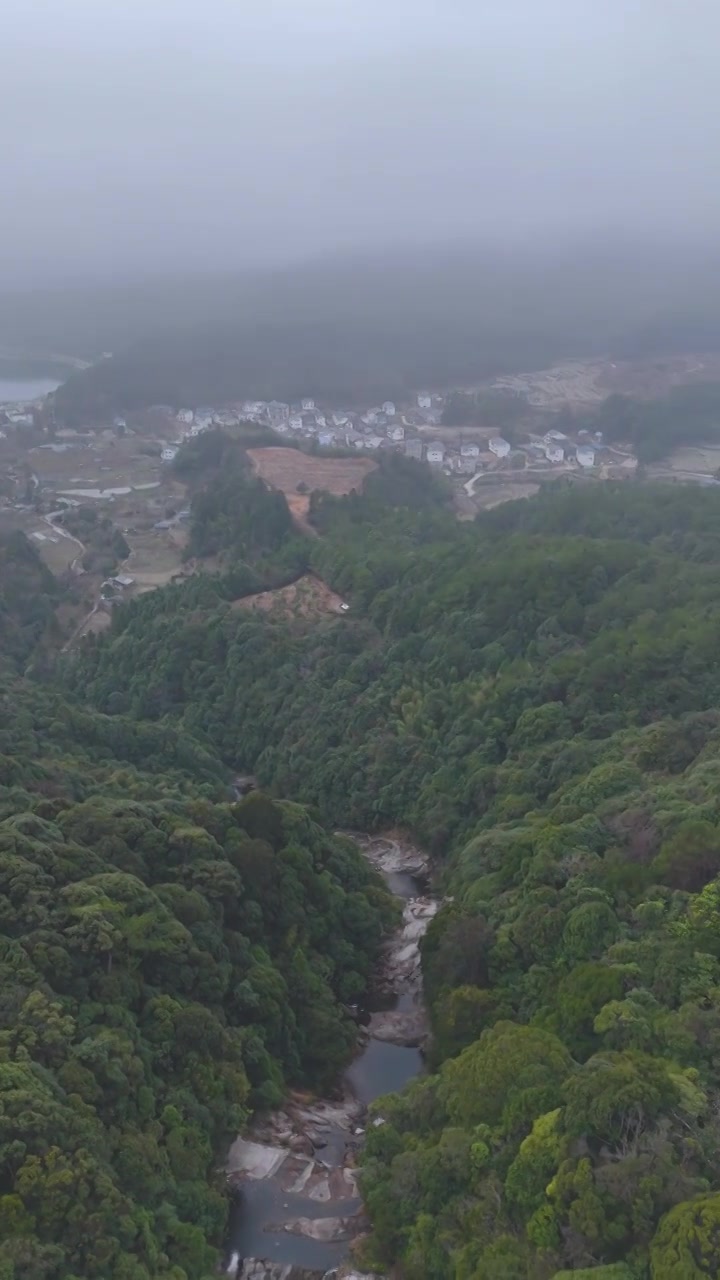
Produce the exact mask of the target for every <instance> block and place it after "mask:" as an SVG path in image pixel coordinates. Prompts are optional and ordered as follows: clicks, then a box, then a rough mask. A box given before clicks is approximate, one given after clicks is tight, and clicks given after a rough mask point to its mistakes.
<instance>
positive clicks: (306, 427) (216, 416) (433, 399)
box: [162, 392, 446, 465]
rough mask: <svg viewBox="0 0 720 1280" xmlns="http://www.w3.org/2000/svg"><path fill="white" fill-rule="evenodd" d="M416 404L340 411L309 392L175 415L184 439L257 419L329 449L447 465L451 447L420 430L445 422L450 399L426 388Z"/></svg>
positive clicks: (170, 451)
mask: <svg viewBox="0 0 720 1280" xmlns="http://www.w3.org/2000/svg"><path fill="white" fill-rule="evenodd" d="M416 400H417V403H416V404H415V405H414V406H413V407H411V408H404V409H403V410H402V411H401V410H399V409H398V407H397V406H396V405H395V403H394V402H393V401H392V400H385V401H383V403H382V404H381V405H378V406H377V407H376V408H370V409H365V410H363V411H362V412H359V411H353V410H349V409H348V410H345V409H335V410H327V411H326V410H321V409H319V408H318V406H317V405H316V403H315V400H314V399H313V398H312V397H310V396H308V397H305V398H304V399H303V400H301V401H300V402H299V403H298V404H286V403H284V402H283V401H281V400H269V401H268V400H244V401H242V402H240V403H239V404H235V405H232V406H230V407H229V408H224V409H212V408H199V409H195V410H193V409H180V410H179V411H178V413H177V414H175V419H176V422H177V424H178V427H179V428H180V431H181V433H182V436H183V438H185V439H187V438H188V437H193V436H197V435H200V433H201V432H203V431H207V430H209V429H210V428H211V427H230V426H234V425H236V424H237V423H239V422H256V423H258V424H260V425H262V426H267V427H270V428H272V430H273V431H274V432H275V433H276V434H277V435H278V436H279V437H280V438H281V439H282V438H283V437H285V438H290V439H296V440H306V441H313V440H316V441H317V443H318V445H320V447H321V448H323V449H331V448H333V447H338V448H343V449H347V448H353V449H358V450H360V449H369V450H371V451H374V450H378V449H387V448H391V449H396V450H400V451H403V452H404V453H405V454H406V455H407V456H408V457H411V458H416V459H418V460H422V459H423V458H425V457H426V458H427V461H428V462H430V463H431V464H435V465H437V464H442V463H443V461H444V458H445V452H446V451H445V449H444V446H443V445H442V444H439V443H436V444H435V445H433V444H429V445H427V446H426V444H425V441H424V440H422V439H421V437H420V435H419V430H418V429H419V428H427V427H432V426H439V425H440V422H441V420H442V412H443V405H444V400H443V397H442V396H436V395H430V394H429V393H427V392H421V393H420V394H419V395H418V396H417V398H416ZM179 447H180V446H179V444H178V443H176V444H170V443H168V444H167V445H166V446H165V448H164V449H163V452H162V457H163V461H165V462H171V461H172V459H173V458H174V457H175V454H176V453H177V451H178V448H179Z"/></svg>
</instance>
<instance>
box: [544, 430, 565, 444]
mask: <svg viewBox="0 0 720 1280" xmlns="http://www.w3.org/2000/svg"><path fill="white" fill-rule="evenodd" d="M543 440H544V441H545V444H564V442H565V441H566V440H567V436H566V435H565V434H564V432H562V431H556V430H555V429H554V428H553V430H552V431H547V432H546V433H545V435H544V436H543Z"/></svg>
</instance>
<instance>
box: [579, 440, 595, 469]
mask: <svg viewBox="0 0 720 1280" xmlns="http://www.w3.org/2000/svg"><path fill="white" fill-rule="evenodd" d="M575 460H576V462H578V463H579V464H580V466H581V467H594V466H595V450H594V449H589V448H587V446H586V445H578V448H577V452H576V454H575Z"/></svg>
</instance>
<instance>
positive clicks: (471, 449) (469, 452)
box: [460, 444, 480, 458]
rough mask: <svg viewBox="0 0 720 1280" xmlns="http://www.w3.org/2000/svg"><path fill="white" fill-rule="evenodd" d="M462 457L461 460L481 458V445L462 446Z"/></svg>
mask: <svg viewBox="0 0 720 1280" xmlns="http://www.w3.org/2000/svg"><path fill="white" fill-rule="evenodd" d="M460 457H461V458H479V457H480V445H479V444H461V445H460Z"/></svg>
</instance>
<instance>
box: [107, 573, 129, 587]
mask: <svg viewBox="0 0 720 1280" xmlns="http://www.w3.org/2000/svg"><path fill="white" fill-rule="evenodd" d="M134 581H135V579H134V578H131V577H129V576H128V574H127V573H119V574H118V575H117V577H116V578H106V579H105V581H104V582H103V584H102V585H103V587H114V588H115V589H116V590H117V591H124V590H125V588H126V587H131V586H132V585H133V583H134Z"/></svg>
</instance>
